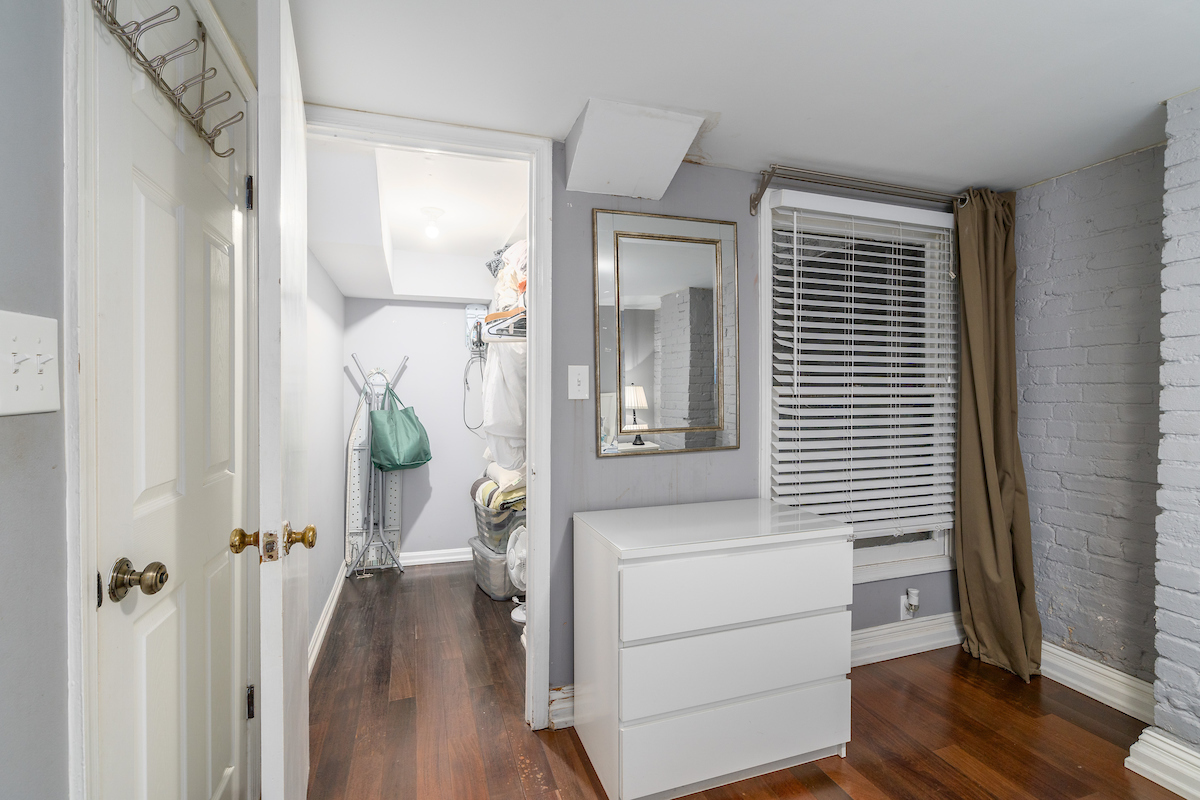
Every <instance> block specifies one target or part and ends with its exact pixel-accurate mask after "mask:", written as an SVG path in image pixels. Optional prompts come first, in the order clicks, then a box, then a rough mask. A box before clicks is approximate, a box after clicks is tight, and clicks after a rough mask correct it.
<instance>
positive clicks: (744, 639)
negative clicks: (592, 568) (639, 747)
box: [621, 611, 850, 721]
mask: <svg viewBox="0 0 1200 800" xmlns="http://www.w3.org/2000/svg"><path fill="white" fill-rule="evenodd" d="M849 672H850V612H849V611H837V612H834V613H832V614H820V615H818V616H814V617H802V618H800V619H792V620H786V621H784V622H772V623H768V624H765V625H752V626H750V627H748V628H734V629H732V630H727V631H720V632H718V633H705V634H700V635H698V636H688V637H686V638H683V639H671V640H668V641H665V642H655V643H653V644H644V645H640V646H637V647H625V648H622V650H621V719H622V720H625V721H629V720H636V719H642V718H644V717H652V716H655V715H656V714H665V713H667V712H670V711H682V710H684V709H688V708H695V707H696V706H703V705H708V704H710V703H720V702H724V701H726V700H733V699H734V698H737V697H745V696H747V695H752V694H758V693H760V692H769V691H774V690H776V689H786V688H787V687H789V686H796V685H799V684H802V683H811V682H813V681H819V680H823V679H825V678H832V677H836V676H844V675H846V674H847V673H849Z"/></svg>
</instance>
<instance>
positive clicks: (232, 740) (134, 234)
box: [0, 0, 250, 800]
mask: <svg viewBox="0 0 1200 800" xmlns="http://www.w3.org/2000/svg"><path fill="white" fill-rule="evenodd" d="M197 2H202V0H197ZM89 5H90V4H89ZM178 5H179V7H180V10H181V12H182V14H181V17H180V19H179V20H178V21H175V22H172V23H170V24H165V25H162V26H160V27H157V28H155V29H153V30H151V31H149V32H148V33H147V34H146V35H145V36H144V37H143V38H142V40H141V42H140V47H141V50H142V51H143V52H145V53H147V54H150V55H155V54H159V53H164V52H167V51H169V50H171V49H173V48H175V47H176V46H178V45H180V44H183V43H184V42H186V41H188V40H189V39H191V38H193V37H195V36H197V33H198V31H199V27H198V25H197V17H196V11H195V9H193V7H192V6H190V5H188V3H187V2H186V0H185V1H184V2H179V3H178ZM160 10H162V5H161V4H159V3H153V4H152V3H148V2H142V0H121V2H118V3H117V6H116V15H117V18H118V19H119V20H121V21H128V20H140V19H144V18H146V17H147V16H149V15H151V14H154V13H157V12H158V11H160ZM88 11H89V13H88V15H87V16H86V17H82V18H81V21H82V22H83V24H84V26H86V27H85V29H84V30H85V36H86V37H87V39H86V41H87V42H88V44H87V46H86V47H85V51H84V52H85V53H87V54H88V55H87V58H89V59H90V64H89V68H88V69H87V70H85V74H89V73H90V79H91V80H92V81H93V82H94V83H93V86H94V93H95V94H94V99H95V104H94V109H95V110H94V117H93V118H94V120H95V122H96V136H97V141H96V142H95V146H94V147H93V148H91V152H90V154H89V156H88V157H89V158H91V159H94V160H95V168H94V172H93V173H92V174H93V175H94V176H95V181H96V184H95V187H94V198H93V201H92V203H90V204H89V205H90V206H91V207H92V208H94V212H95V222H94V229H95V240H94V245H95V256H96V258H95V266H94V272H93V273H90V278H91V281H90V283H88V284H85V285H86V286H90V287H91V289H90V298H91V299H90V303H88V302H86V301H85V305H86V306H90V307H91V308H92V309H94V313H93V315H91V316H85V317H84V319H85V320H87V319H90V323H85V324H90V325H91V330H90V331H84V333H83V338H84V339H85V340H90V341H91V353H92V354H93V356H94V364H93V365H90V366H89V369H88V370H87V373H86V374H87V375H88V376H90V377H89V386H88V389H87V391H86V393H85V395H90V396H91V397H92V399H93V400H94V406H93V407H92V408H90V409H85V410H84V414H85V418H86V417H87V416H88V415H89V414H94V417H92V419H91V425H85V430H89V431H91V435H92V436H94V440H93V441H91V442H85V443H84V446H85V453H87V452H90V454H91V455H90V459H89V461H90V464H91V467H92V468H91V469H89V470H88V472H89V474H90V475H91V478H90V479H89V480H90V483H91V485H89V486H86V487H85V490H84V491H85V496H87V497H89V498H91V500H90V505H89V506H88V511H87V513H88V514H89V516H90V517H91V522H90V524H91V525H92V526H94V528H93V529H94V531H95V534H96V541H95V550H94V552H95V555H96V564H95V568H96V570H97V571H98V572H99V574H100V575H99V577H100V580H99V581H98V582H99V583H101V584H102V587H98V588H102V589H103V591H102V592H99V594H100V595H101V596H102V604H101V606H100V607H99V608H98V609H97V610H96V615H97V616H96V635H97V641H96V665H95V666H96V680H97V684H96V688H97V692H96V701H95V702H96V705H95V710H96V717H95V721H94V727H93V731H94V733H95V734H96V735H95V741H94V743H93V747H94V748H95V749H94V751H93V752H94V753H95V756H96V758H95V760H94V761H93V762H92V764H93V766H94V768H95V774H94V775H93V776H92V778H93V780H92V786H93V789H94V790H95V792H96V794H97V795H98V800H174V799H176V798H180V799H182V798H219V799H220V800H234V798H244V797H246V795H247V788H248V787H247V781H246V758H245V755H244V753H245V747H246V741H245V739H246V710H245V694H246V690H245V680H246V678H245V672H246V656H247V647H246V638H245V637H246V588H245V587H246V574H247V567H246V564H245V563H244V562H242V561H239V560H237V559H235V558H234V557H233V556H232V554H231V553H230V552H229V547H228V542H229V531H230V529H231V528H233V527H236V526H240V525H242V524H244V523H243V517H244V515H245V511H246V507H245V506H246V494H247V486H248V472H247V461H246V456H247V447H246V441H247V439H246V431H247V429H246V412H247V402H246V398H247V391H248V390H249V388H250V386H249V383H248V380H247V347H246V344H247V341H246V310H247V305H246V304H247V292H246V284H245V278H246V261H245V247H244V245H245V241H246V231H245V218H244V211H243V209H242V207H241V205H242V203H241V198H242V194H243V192H242V185H243V178H244V173H245V161H244V158H245V155H246V152H247V149H246V125H245V124H238V125H234V126H233V127H231V128H230V129H228V131H227V133H225V134H222V136H221V138H220V139H219V140H218V144H219V145H220V146H221V147H222V148H225V147H233V148H235V150H236V153H235V155H234V156H232V157H229V158H218V157H217V156H216V155H215V154H214V153H213V152H212V151H211V150H210V148H209V147H208V146H207V144H205V142H204V141H203V140H201V139H200V137H199V136H197V134H196V133H195V131H194V130H193V129H192V128H191V127H190V126H189V125H187V124H186V123H185V122H183V120H182V118H181V117H180V115H179V113H178V112H177V111H176V109H175V108H174V107H173V106H172V104H170V103H169V102H167V101H166V99H165V97H164V95H163V93H162V92H161V91H160V90H159V89H158V88H156V87H155V86H154V85H152V84H151V82H150V81H149V80H148V79H147V77H146V75H145V74H144V73H143V72H142V70H141V68H140V67H137V66H136V65H135V64H134V63H133V62H132V60H131V59H130V57H129V56H128V55H127V53H126V52H125V51H124V50H123V49H122V47H121V46H120V44H119V43H118V42H117V41H115V40H114V38H113V36H112V35H111V34H110V33H109V32H108V31H107V30H106V29H105V28H104V27H103V26H102V25H101V24H100V22H99V20H98V19H97V18H96V17H95V16H94V15H93V14H92V13H90V12H91V9H90V8H89V9H88ZM205 13H207V14H209V15H210V16H208V17H207V19H209V20H210V21H211V20H212V16H211V10H208V11H206V12H205ZM202 58H206V59H207V66H209V67H216V68H217V70H218V72H219V75H220V76H219V77H218V78H217V79H214V80H211V81H209V82H208V83H207V85H206V86H205V88H204V91H205V93H206V96H207V98H209V99H211V98H213V97H215V96H216V95H218V94H219V93H221V92H223V91H226V90H228V91H230V92H231V94H232V99H230V100H229V101H227V102H225V103H223V104H221V105H220V106H218V107H217V108H216V109H215V110H214V111H213V112H212V114H213V116H210V117H209V118H208V119H207V120H206V122H207V123H208V125H209V127H211V125H212V123H213V122H214V121H219V120H221V119H224V118H226V117H228V116H230V115H232V114H234V113H235V112H237V111H239V110H241V111H245V110H246V108H247V102H246V98H245V96H244V95H243V94H242V93H241V92H240V91H239V90H238V87H237V85H236V84H235V83H234V82H233V81H232V80H231V79H230V77H229V75H230V73H229V71H228V70H227V69H226V65H225V64H224V63H223V61H222V59H221V57H220V56H219V55H218V54H217V52H216V50H215V47H214V46H213V45H212V43H211V41H210V42H209V46H208V48H207V54H206V55H205V53H204V52H203V50H202V49H200V48H198V50H197V52H195V53H193V54H191V55H189V56H187V57H184V58H180V59H178V60H176V61H174V62H172V63H171V64H169V65H168V66H167V68H166V70H165V71H164V72H163V77H164V79H165V80H167V81H168V82H169V83H170V84H171V85H178V84H179V83H181V82H183V81H184V80H185V79H187V78H188V77H190V76H191V75H193V74H196V73H199V72H200V71H201V60H202ZM199 98H200V90H199V89H198V88H196V89H192V90H189V92H188V93H187V95H186V97H185V102H186V103H187V105H188V106H189V107H192V108H194V107H195V106H196V105H197V103H198V102H199ZM214 117H215V119H214ZM74 366H75V365H70V367H72V368H73V367H74ZM120 559H129V561H130V566H131V568H132V569H134V570H143V568H145V567H146V566H147V565H149V564H151V563H152V562H161V563H162V564H163V565H164V568H165V572H166V576H167V580H166V583H165V584H164V585H163V586H162V588H161V590H160V591H158V592H157V593H154V594H146V593H143V591H141V590H140V588H139V587H138V586H137V585H134V586H133V587H132V588H129V589H128V593H127V594H126V595H125V596H124V598H123V599H119V600H113V599H110V597H109V596H108V591H107V590H108V584H109V581H110V572H111V571H112V570H113V567H114V564H116V563H118V562H119V561H120ZM142 583H143V584H146V583H148V580H147V579H145V578H143V580H142ZM2 793H3V792H2V790H0V794H2Z"/></svg>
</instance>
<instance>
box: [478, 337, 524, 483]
mask: <svg viewBox="0 0 1200 800" xmlns="http://www.w3.org/2000/svg"><path fill="white" fill-rule="evenodd" d="M488 350H489V352H488V359H487V364H485V365H484V368H483V433H484V435H485V436H486V437H487V443H488V447H489V448H491V451H492V458H494V459H495V461H496V463H497V464H499V465H500V466H502V467H504V468H505V469H521V468H522V467H524V466H525V408H526V402H525V373H526V353H527V350H528V346H527V345H525V344H519V343H515V342H514V343H506V344H496V345H492V346H491V347H489V348H488Z"/></svg>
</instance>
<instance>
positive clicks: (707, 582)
mask: <svg viewBox="0 0 1200 800" xmlns="http://www.w3.org/2000/svg"><path fill="white" fill-rule="evenodd" d="M851 540H852V530H851V527H850V526H849V525H848V524H842V523H838V522H837V521H835V520H831V519H829V518H827V517H819V516H817V515H815V514H811V513H809V512H807V511H800V510H798V509H795V508H790V507H788V506H782V505H777V504H775V503H772V502H771V501H769V500H733V501H727V502H720V503H694V504H689V505H676V506H656V507H653V508H633V509H623V510H620V511H592V512H586V513H579V514H576V515H575V729H576V731H577V732H578V734H579V738H580V740H581V741H582V742H583V745H584V747H585V748H586V749H587V753H588V756H589V757H590V758H591V761H592V765H593V766H594V767H595V768H596V772H597V774H598V775H599V776H600V781H601V782H602V783H603V784H604V789H605V791H606V792H607V793H608V796H609V798H610V800H634V798H645V797H650V798H655V799H656V800H657V799H658V798H671V797H681V796H683V795H685V794H690V793H692V792H697V791H701V790H703V789H707V788H710V787H713V786H719V785H722V784H725V783H730V782H732V781H735V780H740V779H742V778H746V777H749V776H751V775H759V774H762V773H765V772H770V771H773V770H776V769H782V768H783V767H786V766H791V765H794V764H799V763H803V762H805V761H811V760H813V759H817V758H823V757H825V756H829V755H835V754H841V755H845V743H846V742H848V741H849V740H850V679H849V677H848V674H849V672H850V611H849V610H848V609H847V606H849V605H850V602H851V592H852V590H853V586H852V576H851V570H852V566H853V554H852V552H851V548H852V544H851Z"/></svg>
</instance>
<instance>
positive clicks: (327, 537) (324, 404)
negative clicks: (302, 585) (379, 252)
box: [307, 253, 346, 637]
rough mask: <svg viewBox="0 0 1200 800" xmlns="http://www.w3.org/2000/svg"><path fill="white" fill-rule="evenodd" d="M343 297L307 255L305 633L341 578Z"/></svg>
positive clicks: (314, 625)
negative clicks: (312, 538)
mask: <svg viewBox="0 0 1200 800" xmlns="http://www.w3.org/2000/svg"><path fill="white" fill-rule="evenodd" d="M345 303H346V298H344V297H342V293H341V292H339V291H338V288H337V286H336V285H335V284H334V282H333V281H332V280H331V279H330V277H329V275H328V274H327V273H326V272H325V269H324V268H323V267H322V266H321V263H320V262H319V261H317V259H316V257H315V256H313V254H312V253H309V254H308V409H307V413H308V426H307V430H308V519H309V521H310V524H313V525H316V526H317V546H316V547H314V548H313V549H312V550H310V551H308V632H309V636H310V637H311V636H312V634H313V632H314V631H316V629H317V624H318V623H319V622H320V620H321V612H322V611H324V609H325V603H326V602H328V600H329V593H330V591H331V590H332V589H333V585H334V581H335V580H338V579H339V578H340V576H341V574H342V569H341V568H342V559H343V554H344V553H345V547H344V541H345V540H344V535H345V528H346V507H345V500H344V498H345V494H346V468H345V462H346V439H345V437H344V436H343V435H342V381H344V380H345V377H344V376H343V375H342V360H343V358H344V354H343V346H342V330H343V328H344V326H345Z"/></svg>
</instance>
